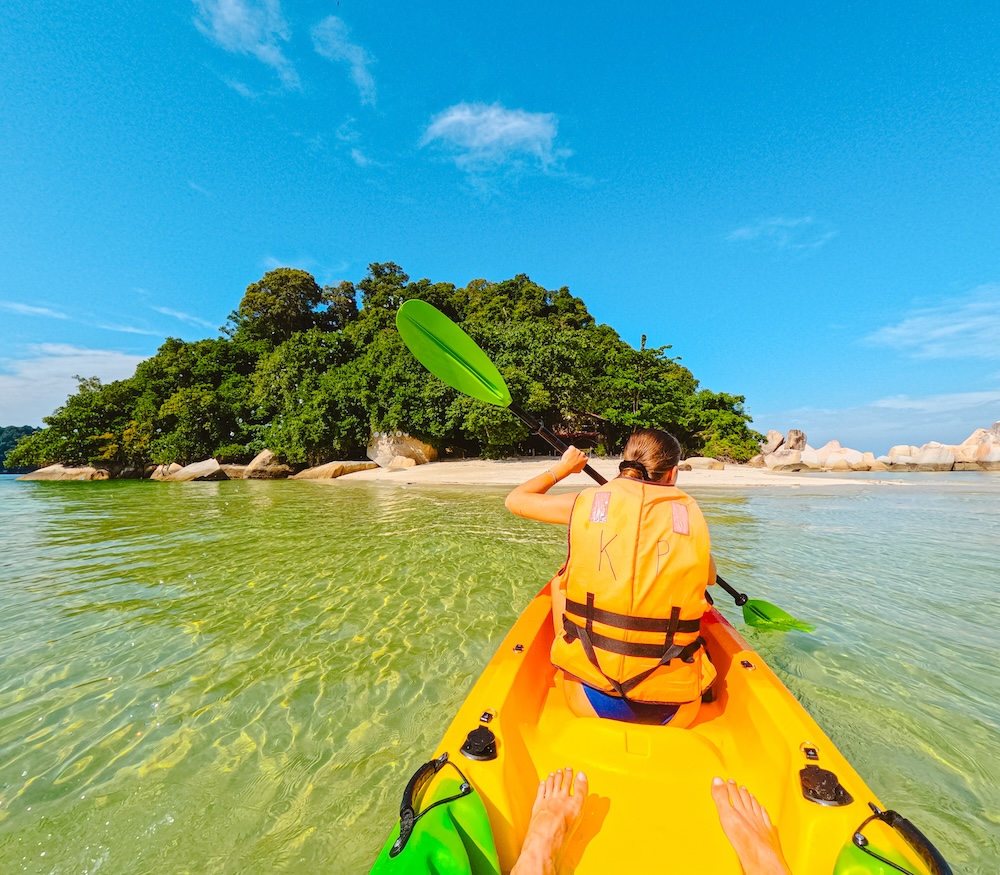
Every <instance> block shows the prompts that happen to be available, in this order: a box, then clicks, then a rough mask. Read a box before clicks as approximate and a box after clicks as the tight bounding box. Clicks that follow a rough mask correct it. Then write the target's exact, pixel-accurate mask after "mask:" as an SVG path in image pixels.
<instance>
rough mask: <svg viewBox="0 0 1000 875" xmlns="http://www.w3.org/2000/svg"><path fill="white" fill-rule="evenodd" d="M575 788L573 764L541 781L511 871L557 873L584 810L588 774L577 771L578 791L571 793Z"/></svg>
mask: <svg viewBox="0 0 1000 875" xmlns="http://www.w3.org/2000/svg"><path fill="white" fill-rule="evenodd" d="M573 789H574V786H573V770H572V769H570V768H566V769H563V770H561V771H558V772H553V773H552V774H550V775H549V776H548V777H547V778H546V779H545V780H544V781H542V783H541V784H539V785H538V793H537V794H536V795H535V804H534V805H533V806H532V808H531V821H530V822H529V823H528V834H527V835H526V836H525V837H524V845H523V846H522V847H521V856H520V857H518V858H517V862H516V863H515V864H514V868H513V869H511V870H510V875H554V873H555V872H556V871H557V869H558V866H559V859H560V857H561V856H562V853H563V851H564V850H566V845H567V844H568V843H569V839H570V836H571V835H572V834H573V830H574V829H576V826H577V824H578V823H579V822H580V817H581V815H582V814H583V803H584V801H585V800H586V798H587V776H586V775H585V774H584V773H583V772H579V773H578V774H577V776H576V787H575V792H573V793H571V792H570V791H571V790H573Z"/></svg>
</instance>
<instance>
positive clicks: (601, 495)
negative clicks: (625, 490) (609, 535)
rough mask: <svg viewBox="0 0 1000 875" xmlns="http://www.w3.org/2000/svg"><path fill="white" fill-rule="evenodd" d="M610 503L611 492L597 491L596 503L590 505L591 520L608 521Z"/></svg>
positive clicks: (596, 521)
mask: <svg viewBox="0 0 1000 875" xmlns="http://www.w3.org/2000/svg"><path fill="white" fill-rule="evenodd" d="M610 503H611V493H610V492H597V493H595V494H594V503H593V504H592V505H591V506H590V521H591V522H592V523H606V522H607V521H608V505H609V504H610Z"/></svg>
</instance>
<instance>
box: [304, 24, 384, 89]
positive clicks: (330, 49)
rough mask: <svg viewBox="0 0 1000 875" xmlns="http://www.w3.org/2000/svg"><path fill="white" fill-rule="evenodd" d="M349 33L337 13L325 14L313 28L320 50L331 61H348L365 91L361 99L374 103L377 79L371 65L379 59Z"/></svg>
mask: <svg viewBox="0 0 1000 875" xmlns="http://www.w3.org/2000/svg"><path fill="white" fill-rule="evenodd" d="M349 36H350V31H349V30H348V28H347V25H346V24H344V22H343V21H342V20H341V19H339V18H337V16H336V15H331V16H329V17H328V18H324V19H323V20H322V21H321V22H320V23H319V24H317V25H316V26H315V27H314V28H313V29H312V39H313V46H314V47H315V49H316V51H317V52H318V53H319V54H320V55H322V56H323V57H324V58H326V59H327V60H329V61H338V62H340V63H344V64H347V65H348V66H349V67H350V70H351V79H352V80H353V81H354V84H355V85H356V86H357V87H358V93H359V94H360V95H361V102H362V103H365V104H370V105H372V106H374V104H375V79H374V77H373V76H372V74H371V71H370V70H369V69H368V68H369V67H370V66H371V65H372V64H374V63H375V59H374V58H373V57H372V56H371V55H370V54H369V53H368V51H367V50H366V49H365V48H364V46H360V45H358V44H357V43H353V42H351V40H350V38H349Z"/></svg>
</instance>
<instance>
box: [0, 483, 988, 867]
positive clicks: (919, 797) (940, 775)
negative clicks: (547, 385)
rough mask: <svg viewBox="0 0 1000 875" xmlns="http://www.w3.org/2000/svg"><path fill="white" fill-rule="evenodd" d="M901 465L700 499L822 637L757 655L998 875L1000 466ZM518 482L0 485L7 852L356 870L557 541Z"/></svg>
mask: <svg viewBox="0 0 1000 875" xmlns="http://www.w3.org/2000/svg"><path fill="white" fill-rule="evenodd" d="M907 482H908V484H909V485H907V486H905V487H898V488H894V487H881V488H876V487H871V486H867V485H864V484H863V483H861V484H859V485H858V486H857V487H856V488H855V487H848V488H838V489H831V488H826V489H824V488H823V487H822V486H819V485H818V486H817V487H816V488H812V487H809V488H803V489H795V490H786V489H782V490H771V489H767V490H764V489H759V490H745V491H744V492H743V493H742V494H739V495H736V494H734V493H731V492H723V491H707V490H706V491H702V492H696V493H695V494H696V495H697V497H698V498H699V500H700V502H701V504H702V507H703V508H704V510H705V512H706V516H707V517H708V519H709V522H710V525H711V526H712V531H713V539H714V546H715V550H716V554H717V556H718V560H719V566H720V570H721V571H722V573H723V575H724V576H725V577H726V578H727V579H729V580H730V582H732V583H734V584H736V585H738V586H740V587H741V588H742V589H744V590H746V591H748V592H749V593H751V594H752V595H757V596H759V597H762V598H766V599H769V600H771V601H773V602H775V603H777V604H780V605H781V606H782V607H784V608H786V609H787V610H789V611H790V612H791V613H793V614H795V615H796V616H801V617H802V618H804V619H809V620H811V621H812V622H814V623H815V624H816V626H817V633H816V634H815V635H802V634H799V633H790V634H784V635H783V634H780V633H768V632H759V631H756V630H744V632H745V634H746V636H747V637H748V639H749V640H750V641H751V644H752V645H753V646H755V647H756V648H757V649H758V650H759V651H760V652H761V654H762V655H763V656H764V657H765V659H767V661H768V662H769V663H770V664H771V665H772V666H773V667H774V668H775V669H776V670H777V671H778V673H779V674H780V675H781V677H782V678H783V679H784V680H785V682H786V683H787V684H788V685H789V686H790V687H791V689H792V690H793V692H795V694H796V695H797V696H798V697H799V698H800V700H802V701H803V703H804V704H805V705H806V707H807V708H808V709H809V711H810V712H811V713H812V714H813V715H814V716H815V717H816V719H817V720H818V721H819V723H820V724H821V725H822V726H823V727H824V728H825V729H826V730H827V732H828V733H829V734H830V735H831V736H832V737H833V739H834V741H835V742H836V743H837V744H838V746H839V747H840V748H841V749H842V750H843V751H844V753H845V754H846V755H847V756H848V758H849V759H851V760H852V762H853V763H854V765H855V766H856V767H857V768H858V770H859V771H860V772H861V774H862V775H863V776H864V777H865V778H866V779H867V780H868V782H869V784H870V785H871V786H872V787H873V789H874V790H875V791H876V792H877V793H878V794H879V795H880V796H881V798H882V799H883V801H884V802H886V803H887V804H889V805H891V806H892V807H895V808H897V809H898V810H900V811H901V812H902V813H903V814H905V815H906V816H908V817H909V818H910V819H911V820H913V821H914V822H915V823H917V824H918V825H919V826H920V827H921V828H922V829H923V830H924V831H925V832H926V833H927V834H928V835H929V836H931V837H932V838H933V839H934V840H935V842H936V843H937V844H938V846H939V847H940V849H941V850H942V852H943V853H944V854H945V856H946V857H947V858H948V859H949V861H950V862H951V863H952V865H953V866H954V867H955V870H956V871H964V872H984V873H985V872H990V873H993V872H995V871H996V869H997V865H998V862H997V861H998V860H1000V838H998V836H1000V740H998V739H1000V704H998V703H1000V678H998V676H997V672H996V666H997V652H998V650H1000V632H998V631H997V630H998V629H1000V607H998V605H997V602H998V599H1000V594H998V577H997V571H996V569H997V568H998V567H1000V478H990V477H979V476H976V475H973V476H971V477H969V478H960V479H956V478H955V475H950V479H948V480H947V481H946V480H944V479H940V478H934V477H931V478H926V477H924V478H920V477H916V479H912V480H909V481H907ZM504 492H505V490H490V489H484V490H476V491H474V492H470V491H465V490H459V489H455V488H436V489H429V488H422V489H419V490H417V489H407V488H404V487H400V486H395V485H392V486H386V485H379V484H350V483H349V482H336V483H305V482H301V483H266V482H231V483H196V484H194V483H193V484H169V485H167V484H152V483H138V482H117V483H116V482H109V483H92V484H76V483H15V482H13V481H12V480H10V479H7V478H0V530H2V531H3V533H4V536H3V550H2V552H0V611H2V616H3V642H4V643H3V651H2V652H3V660H2V663H0V871H3V872H32V873H34V872H37V873H50V872H60V873H61V872H66V873H69V872H73V873H83V872H87V873H94V872H98V871H99V872H101V873H102V875H108V873H112V875H116V873H135V872H140V871H150V872H153V871H155V872H163V873H168V872H186V871H190V872H199V873H262V875H263V873H271V872H276V871H294V872H297V873H330V872H336V873H354V872H365V871H367V867H368V865H370V863H371V862H372V861H373V860H374V857H375V855H376V853H377V851H378V848H379V847H380V845H381V843H382V841H383V840H384V837H385V835H386V834H387V832H388V829H389V826H390V824H391V822H392V820H393V818H394V816H395V812H396V809H397V806H398V802H399V795H400V793H401V791H402V787H403V784H405V782H406V779H407V777H408V776H409V774H410V773H411V772H412V770H413V769H414V768H415V767H416V765H418V764H419V763H420V762H422V761H423V760H424V759H426V758H427V756H428V755H429V753H430V752H431V751H432V750H433V748H434V746H435V745H436V743H437V741H438V739H439V737H440V735H441V733H442V732H443V730H444V728H445V726H446V725H447V723H448V721H449V720H450V718H451V716H452V714H453V713H454V711H455V710H456V709H457V707H458V705H459V704H460V703H461V701H462V700H463V698H464V696H465V694H466V692H467V690H468V689H469V687H470V686H471V684H472V682H473V681H474V679H475V678H476V676H477V675H478V673H479V671H480V670H481V668H482V666H483V665H484V664H485V662H486V661H487V660H488V659H489V657H490V655H491V654H492V652H493V650H494V649H495V647H496V646H497V644H498V643H499V641H500V639H501V638H502V637H503V635H504V633H505V632H506V630H507V628H508V627H509V626H510V624H511V623H512V622H513V620H514V618H515V616H516V615H517V613H518V612H519V611H520V609H521V608H522V607H523V606H524V605H525V604H526V603H527V602H528V600H529V599H530V598H531V596H532V595H533V594H534V593H535V591H537V589H538V588H539V587H541V586H542V584H544V582H545V581H546V579H547V578H548V576H550V574H551V572H552V571H554V570H555V568H556V567H557V566H558V564H559V563H560V562H561V560H562V558H563V553H564V550H565V535H564V533H563V532H562V531H561V530H560V529H558V528H557V527H553V526H544V525H540V524H537V523H531V522H527V521H524V520H521V519H518V518H515V517H513V516H511V515H510V514H508V513H507V512H506V511H505V510H504V508H503V503H502V498H503V495H504ZM721 601H722V600H721V599H720V602H721ZM723 607H724V610H725V611H726V613H727V614H728V615H729V616H730V617H731V618H733V619H734V620H735V619H736V618H737V617H738V613H737V611H736V610H735V609H733V608H731V607H727V606H725V605H723ZM737 625H741V624H740V623H739V622H737Z"/></svg>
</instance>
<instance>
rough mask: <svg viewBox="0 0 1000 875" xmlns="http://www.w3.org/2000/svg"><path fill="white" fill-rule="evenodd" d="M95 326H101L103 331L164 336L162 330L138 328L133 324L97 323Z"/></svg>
mask: <svg viewBox="0 0 1000 875" xmlns="http://www.w3.org/2000/svg"><path fill="white" fill-rule="evenodd" d="M94 327H95V328H100V329H101V330H102V331H117V332H118V333H119V334H141V335H143V336H145V337H162V336H163V332H162V331H150V330H148V329H146V328H136V327H134V326H132V325H106V324H103V323H102V324H97V325H95V326H94Z"/></svg>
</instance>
